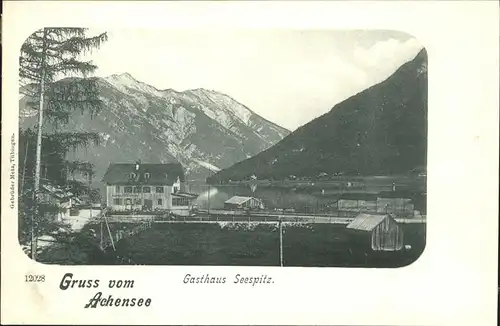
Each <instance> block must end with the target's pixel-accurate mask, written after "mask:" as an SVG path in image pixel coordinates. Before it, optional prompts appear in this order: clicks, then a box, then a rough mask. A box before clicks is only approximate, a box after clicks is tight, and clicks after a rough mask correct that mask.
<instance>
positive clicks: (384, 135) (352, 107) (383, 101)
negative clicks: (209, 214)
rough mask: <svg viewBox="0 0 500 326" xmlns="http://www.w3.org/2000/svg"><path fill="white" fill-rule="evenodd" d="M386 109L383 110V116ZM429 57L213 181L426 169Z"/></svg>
mask: <svg viewBox="0 0 500 326" xmlns="http://www.w3.org/2000/svg"><path fill="white" fill-rule="evenodd" d="M384 110H385V111H384ZM426 152H427V53H426V51H425V49H423V50H421V51H420V52H419V53H418V54H417V55H416V56H415V57H414V59H413V60H410V61H408V62H406V63H404V64H403V65H401V66H400V67H399V68H398V69H397V70H396V71H395V72H394V73H393V74H392V75H390V76H389V77H388V78H386V79H385V80H383V81H382V82H380V83H378V84H376V85H373V86H371V87H369V88H367V89H365V90H363V91H360V92H358V93H357V94H355V95H352V96H350V97H349V98H347V99H345V100H344V101H342V102H340V103H338V104H336V105H334V106H333V107H332V108H331V109H330V110H329V111H328V112H326V113H325V114H323V115H321V116H319V117H317V118H315V119H313V120H312V121H310V122H309V123H307V124H305V125H303V126H301V127H299V128H297V129H296V130H294V131H293V132H292V133H290V134H289V135H288V136H286V137H285V138H283V139H282V140H281V141H279V142H278V143H277V144H275V145H273V146H271V147H270V148H268V149H267V150H265V151H263V152H261V153H259V154H258V155H256V156H255V157H252V158H249V159H247V160H245V161H242V162H238V163H236V164H235V165H233V166H232V167H229V168H226V169H223V170H222V171H220V172H218V173H216V174H215V175H214V176H212V177H211V178H210V180H209V181H210V182H228V181H229V180H232V181H236V180H248V178H250V177H251V176H252V175H255V176H257V177H258V178H259V179H284V178H287V177H289V176H308V177H311V176H317V175H318V174H320V173H327V174H338V173H342V174H363V175H377V174H394V173H406V172H407V171H408V170H411V169H413V168H415V167H417V166H423V165H426V155H427V154H426Z"/></svg>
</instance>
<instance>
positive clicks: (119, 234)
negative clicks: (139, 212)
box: [101, 219, 152, 250]
mask: <svg viewBox="0 0 500 326" xmlns="http://www.w3.org/2000/svg"><path fill="white" fill-rule="evenodd" d="M105 223H106V227H107V229H108V238H105V237H104V234H103V233H101V241H102V244H101V248H102V250H105V249H107V248H109V247H110V246H112V247H113V248H114V247H115V244H116V243H118V242H119V241H120V240H122V239H125V238H127V237H130V236H134V235H136V234H138V233H140V232H143V231H145V230H147V229H150V228H151V226H152V219H149V220H147V221H143V223H141V224H140V225H138V226H136V227H134V228H132V229H130V230H117V231H115V232H114V234H113V232H112V231H111V229H110V228H109V224H108V223H107V221H106V222H105Z"/></svg>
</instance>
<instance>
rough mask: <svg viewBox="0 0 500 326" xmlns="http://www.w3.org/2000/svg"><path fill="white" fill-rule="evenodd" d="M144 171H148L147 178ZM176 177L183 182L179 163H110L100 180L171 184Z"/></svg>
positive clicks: (108, 182)
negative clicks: (137, 167) (137, 165)
mask: <svg viewBox="0 0 500 326" xmlns="http://www.w3.org/2000/svg"><path fill="white" fill-rule="evenodd" d="M136 164H139V170H136ZM132 173H133V174H132ZM146 173H149V178H147V177H146ZM177 178H179V180H180V181H181V182H184V171H183V169H182V165H180V164H179V163H162V164H151V163H115V164H113V163H112V164H110V165H109V167H108V170H107V171H106V174H104V177H103V178H102V181H103V182H105V183H107V184H130V185H133V184H146V183H147V184H151V185H169V186H171V185H173V184H174V183H175V182H176V181H177Z"/></svg>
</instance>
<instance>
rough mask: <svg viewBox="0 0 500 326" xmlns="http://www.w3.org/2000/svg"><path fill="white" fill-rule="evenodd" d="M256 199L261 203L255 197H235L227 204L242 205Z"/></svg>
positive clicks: (227, 201)
mask: <svg viewBox="0 0 500 326" xmlns="http://www.w3.org/2000/svg"><path fill="white" fill-rule="evenodd" d="M252 198H253V199H255V200H258V201H259V202H260V200H259V199H257V198H254V197H244V196H233V197H231V198H229V199H228V200H226V201H225V203H226V204H236V205H241V204H243V203H245V202H247V201H249V200H250V199H252Z"/></svg>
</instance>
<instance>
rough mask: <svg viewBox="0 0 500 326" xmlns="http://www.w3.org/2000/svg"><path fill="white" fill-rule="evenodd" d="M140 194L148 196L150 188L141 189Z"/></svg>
mask: <svg viewBox="0 0 500 326" xmlns="http://www.w3.org/2000/svg"><path fill="white" fill-rule="evenodd" d="M142 192H143V193H145V194H149V193H150V192H151V187H144V188H142Z"/></svg>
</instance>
